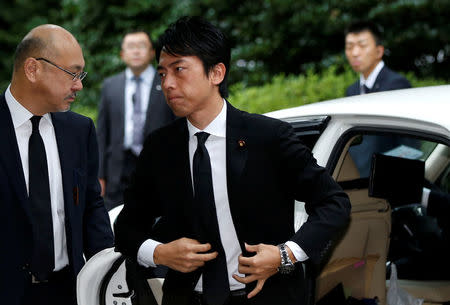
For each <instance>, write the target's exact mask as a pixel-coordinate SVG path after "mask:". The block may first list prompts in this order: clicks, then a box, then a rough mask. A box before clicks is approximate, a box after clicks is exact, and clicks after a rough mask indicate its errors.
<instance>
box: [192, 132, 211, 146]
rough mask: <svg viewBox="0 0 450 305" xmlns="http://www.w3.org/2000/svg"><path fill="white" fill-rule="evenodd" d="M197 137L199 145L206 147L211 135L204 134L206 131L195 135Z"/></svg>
mask: <svg viewBox="0 0 450 305" xmlns="http://www.w3.org/2000/svg"><path fill="white" fill-rule="evenodd" d="M195 136H196V137H197V139H198V143H199V145H205V142H206V140H207V139H208V137H209V133H207V132H204V131H200V132H197V133H196V134H195Z"/></svg>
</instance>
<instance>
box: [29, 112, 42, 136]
mask: <svg viewBox="0 0 450 305" xmlns="http://www.w3.org/2000/svg"><path fill="white" fill-rule="evenodd" d="M41 118H42V116H38V115H35V116H33V117H32V118H31V119H30V121H31V125H32V126H33V132H36V131H37V132H39V122H40V121H41Z"/></svg>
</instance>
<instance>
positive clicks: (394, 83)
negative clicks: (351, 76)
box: [345, 21, 411, 96]
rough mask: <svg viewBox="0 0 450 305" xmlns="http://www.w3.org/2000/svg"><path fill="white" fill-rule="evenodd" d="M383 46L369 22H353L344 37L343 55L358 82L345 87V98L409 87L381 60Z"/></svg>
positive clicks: (406, 81)
mask: <svg viewBox="0 0 450 305" xmlns="http://www.w3.org/2000/svg"><path fill="white" fill-rule="evenodd" d="M383 54H384V47H383V45H382V41H381V33H380V30H379V29H378V26H377V25H376V24H374V23H372V22H368V21H362V22H356V23H353V24H352V25H350V26H349V28H348V29H347V32H346V34H345V56H346V57H347V60H348V62H349V63H350V65H351V66H352V69H353V70H354V71H355V72H357V73H359V80H358V81H356V82H355V83H353V84H352V85H351V86H350V87H348V88H347V91H346V95H347V96H351V95H359V94H366V93H371V92H380V91H388V90H395V89H403V88H410V87H411V84H410V83H409V81H408V80H407V79H406V78H404V77H403V76H401V75H400V74H398V73H395V72H394V71H392V70H390V69H389V68H388V67H386V65H385V64H384V61H383Z"/></svg>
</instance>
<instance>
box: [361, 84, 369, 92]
mask: <svg viewBox="0 0 450 305" xmlns="http://www.w3.org/2000/svg"><path fill="white" fill-rule="evenodd" d="M361 91H362V94H367V93H370V92H371V90H370V88H369V87H367V86H366V85H362V86H361Z"/></svg>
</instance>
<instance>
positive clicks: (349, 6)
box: [0, 0, 450, 107]
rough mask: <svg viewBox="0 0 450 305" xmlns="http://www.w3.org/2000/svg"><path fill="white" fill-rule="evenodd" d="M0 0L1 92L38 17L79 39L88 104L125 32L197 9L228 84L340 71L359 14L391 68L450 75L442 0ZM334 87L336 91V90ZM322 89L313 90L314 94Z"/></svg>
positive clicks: (158, 29)
mask: <svg viewBox="0 0 450 305" xmlns="http://www.w3.org/2000/svg"><path fill="white" fill-rule="evenodd" d="M3 2H4V3H3ZM3 2H2V9H1V10H0V90H1V91H3V90H4V89H5V88H6V86H7V85H8V83H9V80H10V78H11V73H12V60H13V53H14V50H15V47H16V45H17V44H18V43H19V42H20V40H21V39H22V38H23V36H24V35H25V34H26V33H27V32H28V31H29V30H30V29H31V28H33V27H34V26H36V25H38V24H42V23H55V24H59V25H62V26H64V27H65V28H67V29H68V30H70V31H71V32H72V33H73V34H74V35H75V37H77V39H78V41H79V42H80V44H81V45H82V47H83V50H84V56H85V61H86V68H85V70H86V71H88V72H89V74H88V76H87V78H86V80H85V81H84V82H83V84H84V87H85V89H84V90H83V92H81V93H80V94H79V97H80V98H79V99H78V101H77V102H78V103H80V104H82V105H86V106H91V107H96V105H97V104H98V101H99V95H100V87H101V83H102V81H103V79H104V78H105V77H108V76H110V75H112V74H114V73H117V72H119V71H120V70H122V69H123V68H124V65H123V63H122V62H121V60H120V57H119V53H120V41H121V38H122V36H123V34H124V33H125V32H127V31H128V30H130V29H136V28H141V29H145V30H147V31H149V32H150V33H151V36H152V38H153V39H154V40H156V39H157V38H158V36H159V35H160V34H161V33H162V32H163V31H164V30H165V29H166V27H167V26H168V24H170V23H171V22H173V21H175V20H176V19H177V18H179V17H180V16H183V15H200V16H203V17H205V18H207V19H208V20H210V21H211V22H212V23H214V24H216V25H218V26H219V27H220V28H222V29H223V31H224V32H225V33H227V34H228V36H229V38H230V42H231V46H232V63H231V71H230V82H231V83H232V84H241V85H242V86H243V87H244V88H246V87H248V86H257V85H258V86H260V85H263V84H265V83H267V82H271V81H272V79H273V78H274V76H277V75H278V78H280V77H281V76H279V75H284V76H283V77H284V78H285V80H286V81H287V82H288V83H289V80H290V79H291V77H292V76H295V75H304V74H311V73H312V72H311V71H316V72H317V73H318V74H321V73H322V72H321V71H324V72H323V73H322V74H323V75H327V77H331V76H330V75H328V74H326V73H325V71H326V69H327V68H329V67H331V66H333V67H335V68H334V69H335V71H336V73H338V74H341V73H342V72H343V71H347V69H348V68H346V67H348V65H347V63H346V60H345V58H344V56H343V48H344V30H345V28H346V27H347V25H348V24H349V23H350V22H352V21H354V20H355V19H361V18H371V19H373V20H374V21H376V22H378V23H379V24H381V25H382V26H383V28H384V36H385V46H386V50H387V51H386V54H385V61H386V63H387V65H388V66H390V67H391V68H393V69H394V70H399V71H411V72H412V73H413V74H414V75H415V76H417V77H418V78H420V79H423V78H430V77H431V78H433V77H434V78H440V79H444V80H447V81H448V80H449V79H450V59H449V58H450V23H449V22H448V20H449V19H450V1H448V0H316V1H306V0H252V1H240V0H229V1H223V0H163V1H161V0H146V1H141V0H125V1H119V0H96V1H91V0H62V1H55V0H41V1H34V0H13V1H9V2H8V1H3ZM294 78H295V77H294ZM300 78H301V77H300ZM280 81H281V80H280ZM322 81H325V80H322V79H320V82H322ZM273 82H275V80H274V81H273ZM302 86H306V87H305V88H309V87H308V85H307V84H304V85H302ZM302 88H303V87H302ZM302 90H303V89H302ZM305 90H309V89H305ZM336 90H338V91H337V92H341V93H342V88H340V89H339V88H337V89H336ZM339 90H340V91H339ZM320 94H321V93H320ZM320 94H319V93H317V94H316V95H317V96H318V98H321V95H320Z"/></svg>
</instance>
